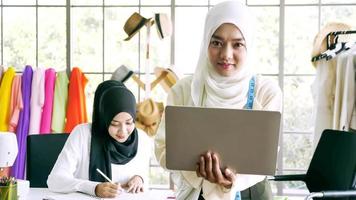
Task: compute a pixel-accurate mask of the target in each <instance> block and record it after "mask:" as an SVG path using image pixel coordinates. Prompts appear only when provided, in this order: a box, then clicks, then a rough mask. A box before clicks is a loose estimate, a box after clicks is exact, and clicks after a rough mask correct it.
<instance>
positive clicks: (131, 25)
mask: <svg viewBox="0 0 356 200" xmlns="http://www.w3.org/2000/svg"><path fill="white" fill-rule="evenodd" d="M151 19H152V18H148V19H146V18H144V17H142V16H141V15H140V14H138V13H137V12H134V13H133V14H132V15H131V16H130V17H129V18H128V19H127V20H126V23H125V25H124V31H125V32H126V34H127V35H128V37H127V38H126V39H125V41H128V40H130V39H131V38H132V37H133V36H134V35H135V34H136V33H137V32H138V31H139V30H140V29H141V28H142V27H143V26H144V25H152V24H153V23H154V21H152V20H151ZM149 23H151V24H149Z"/></svg>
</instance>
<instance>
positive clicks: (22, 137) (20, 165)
mask: <svg viewBox="0 0 356 200" xmlns="http://www.w3.org/2000/svg"><path fill="white" fill-rule="evenodd" d="M32 74H33V71H32V67H31V66H29V65H27V66H26V67H25V70H24V72H23V73H22V85H21V90H22V99H23V109H22V110H21V112H20V119H19V123H18V125H17V129H16V135H17V144H18V147H19V151H18V154H17V157H16V160H15V163H14V165H13V166H12V168H11V176H13V177H15V178H17V179H24V178H25V177H24V173H25V161H26V138H27V135H28V130H29V123H30V98H31V85H32Z"/></svg>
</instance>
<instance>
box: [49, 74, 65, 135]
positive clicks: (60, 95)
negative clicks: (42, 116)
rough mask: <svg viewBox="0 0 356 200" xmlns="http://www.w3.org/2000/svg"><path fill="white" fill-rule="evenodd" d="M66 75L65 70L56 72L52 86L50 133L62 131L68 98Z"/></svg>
mask: <svg viewBox="0 0 356 200" xmlns="http://www.w3.org/2000/svg"><path fill="white" fill-rule="evenodd" d="M68 83H69V80H68V76H67V73H66V72H65V71H61V72H57V78H56V84H55V87H54V100H53V112H52V133H63V131H64V125H65V117H66V109H67V100H68Z"/></svg>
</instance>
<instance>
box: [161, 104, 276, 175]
mask: <svg viewBox="0 0 356 200" xmlns="http://www.w3.org/2000/svg"><path fill="white" fill-rule="evenodd" d="M165 118H166V119H165V120H166V125H165V128H166V166H167V168H168V169H172V170H186V171H195V170H196V163H197V161H198V159H199V156H200V155H201V154H203V153H205V152H207V151H208V150H212V151H215V152H217V153H218V154H219V155H220V159H221V163H222V167H225V166H229V167H232V168H233V169H235V170H236V171H237V173H240V174H260V175H274V174H275V170H276V160H277V151H278V138H279V132H280V119H281V113H280V112H275V111H261V110H240V109H225V108H201V107H185V106H184V107H183V106H167V107H166V109H165Z"/></svg>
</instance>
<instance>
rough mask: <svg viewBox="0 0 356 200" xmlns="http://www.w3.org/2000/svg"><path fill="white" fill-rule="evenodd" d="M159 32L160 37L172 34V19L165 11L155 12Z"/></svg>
mask: <svg viewBox="0 0 356 200" xmlns="http://www.w3.org/2000/svg"><path fill="white" fill-rule="evenodd" d="M155 22H156V28H157V33H158V36H159V38H160V39H164V38H166V37H169V36H171V35H172V21H171V19H170V18H169V17H168V15H167V14H165V13H155Z"/></svg>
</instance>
